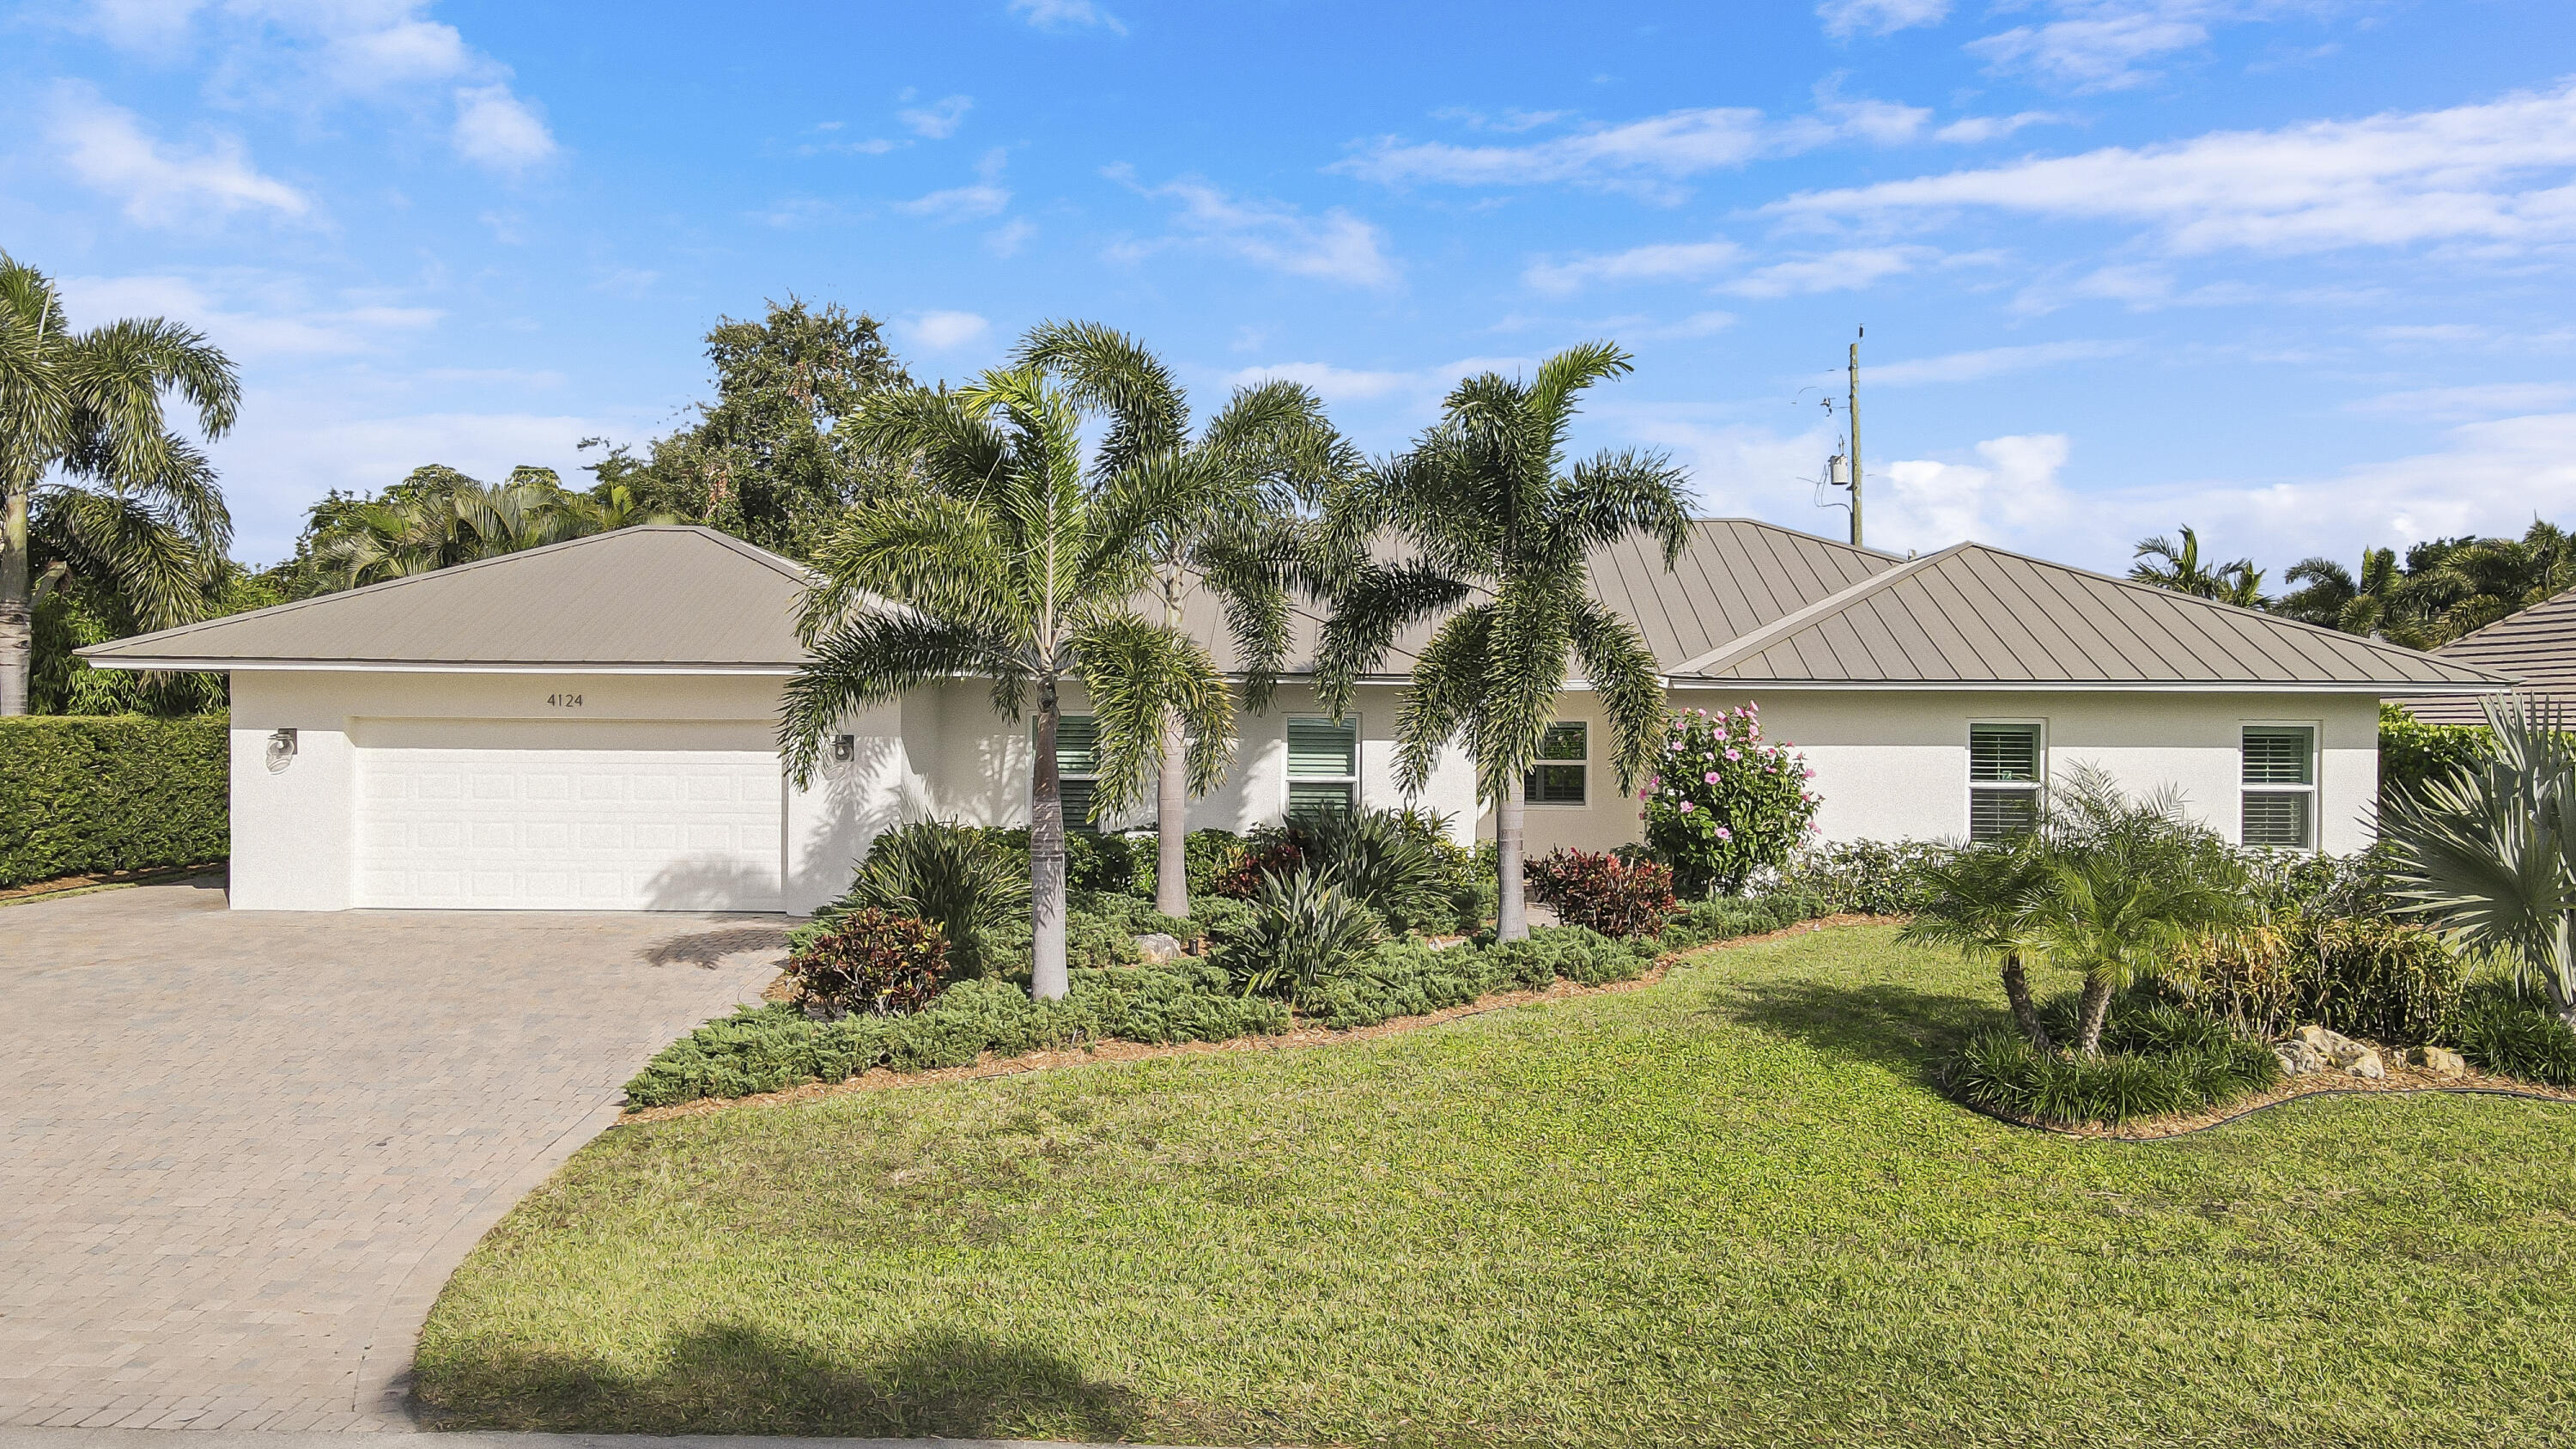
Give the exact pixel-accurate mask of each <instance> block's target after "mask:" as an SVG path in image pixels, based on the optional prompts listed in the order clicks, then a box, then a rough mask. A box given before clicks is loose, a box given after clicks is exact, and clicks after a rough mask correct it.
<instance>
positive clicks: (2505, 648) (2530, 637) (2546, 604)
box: [2406, 589, 2576, 724]
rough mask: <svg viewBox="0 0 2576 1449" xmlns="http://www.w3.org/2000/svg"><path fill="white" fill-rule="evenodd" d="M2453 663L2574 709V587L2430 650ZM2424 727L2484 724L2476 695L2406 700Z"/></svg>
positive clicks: (2575, 635)
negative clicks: (2503, 678) (2502, 676)
mask: <svg viewBox="0 0 2576 1449" xmlns="http://www.w3.org/2000/svg"><path fill="white" fill-rule="evenodd" d="M2433 652H2434V653H2435V654H2436V655H2439V656H2440V657H2442V658H2444V659H2448V660H2450V661H2452V662H2454V663H2457V664H2468V665H2474V666H2476V667H2477V668H2480V669H2489V670H2493V671H2495V672H2496V673H2498V674H2505V675H2510V676H2512V677H2513V678H2514V679H2515V680H2517V681H2519V682H2520V684H2521V687H2522V688H2523V690H2524V691H2525V692H2527V693H2529V694H2532V695H2535V696H2538V697H2540V698H2542V699H2544V700H2553V701H2555V702H2556V703H2557V704H2558V706H2559V707H2560V708H2561V709H2565V710H2571V711H2576V589H2569V590H2568V591H2567V592H2565V593H2563V594H2559V595H2557V596H2555V597H2553V598H2549V599H2545V600H2543V601H2541V602H2540V603H2537V604H2534V605H2532V606H2531V607H2530V608H2528V609H2525V610H2523V611H2522V612H2520V613H2518V614H2507V615H2506V616H2504V617H2503V618H2501V619H2498V620H2496V621H2495V622H2494V623H2492V624H2489V625H2487V626H2486V627H2485V628H2483V629H2473V630H2471V631H2469V632H2468V633H2466V634H2463V635H2461V636H2460V637H2459V638H2457V639H2454V640H2452V641H2451V642H2450V643H2448V644H2445V645H2443V646H2441V647H2440V648H2438V649H2435V650H2434V651H2433ZM2406 708H2407V710H2408V712H2410V713H2412V714H2413V715H2414V716H2415V717H2416V718H2417V719H2420V720H2422V721H2424V722H2425V723H2426V724H2484V723H2486V712H2485V711H2483V710H2481V709H2480V708H2479V707H2478V698H2477V696H2476V695H2472V694H2463V695H2444V696H2437V697H2435V698H2431V699H2410V700H2408V701H2406Z"/></svg>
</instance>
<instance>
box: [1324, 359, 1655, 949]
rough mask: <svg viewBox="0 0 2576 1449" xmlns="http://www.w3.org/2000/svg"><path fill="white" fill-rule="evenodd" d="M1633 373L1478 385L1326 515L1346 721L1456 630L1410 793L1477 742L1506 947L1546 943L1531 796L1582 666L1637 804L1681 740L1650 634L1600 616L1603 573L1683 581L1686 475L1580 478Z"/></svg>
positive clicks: (1443, 659)
mask: <svg viewBox="0 0 2576 1449" xmlns="http://www.w3.org/2000/svg"><path fill="white" fill-rule="evenodd" d="M1630 370H1631V364H1630V362H1629V358H1628V354H1627V353H1625V352H1622V351H1620V350H1619V348H1618V347H1616V346H1614V345H1612V344H1610V343H1607V342H1595V343H1588V344H1585V345H1584V346H1581V347H1575V348H1570V349H1568V350H1566V351H1564V352H1560V353H1558V354H1557V355H1555V356H1554V357H1551V358H1549V359H1547V361H1545V362H1544V363H1541V364H1540V365H1539V368H1538V371H1537V373H1536V374H1535V375H1534V376H1533V377H1531V378H1529V379H1528V380H1526V381H1524V380H1522V379H1519V378H1507V377H1503V376H1501V375H1500V374H1498V373H1490V372H1489V373H1484V374H1481V375H1479V376H1476V377H1471V378H1468V379H1466V380H1465V381H1463V382H1461V383H1459V384H1458V386H1457V387H1456V388H1455V389H1454V390H1452V391H1451V392H1450V394H1449V396H1448V398H1447V400H1446V401H1445V402H1444V403H1443V404H1442V409H1441V421H1440V423H1439V425H1438V426H1436V427H1434V428H1432V429H1431V430H1430V431H1428V432H1426V433H1424V434H1423V435H1422V436H1421V437H1420V438H1419V439H1417V440H1416V441H1415V443H1414V445H1413V447H1412V448H1411V449H1410V450H1409V451H1407V452H1406V453H1404V454H1403V455H1401V456H1399V457H1395V458H1391V459H1388V460H1386V461H1385V462H1383V463H1380V464H1377V465H1376V466H1373V467H1371V468H1369V469H1367V470H1365V471H1364V472H1362V473H1361V474H1360V475H1358V476H1357V477H1356V478H1354V479H1353V480H1352V481H1351V482H1349V483H1348V484H1346V485H1345V486H1344V487H1342V488H1341V489H1339V490H1337V491H1336V494H1335V496H1334V498H1333V499H1332V501H1331V503H1330V505H1329V506H1328V508H1327V511H1326V517H1325V524H1326V542H1327V547H1328V555H1327V558H1326V560H1325V567H1324V571H1323V579H1324V582H1325V583H1326V585H1327V588H1328V591H1329V592H1330V594H1331V596H1332V602H1333V617H1332V619H1331V620H1330V622H1329V623H1328V624H1327V625H1326V626H1325V629H1324V637H1323V643H1322V647H1321V648H1320V649H1319V651H1318V661H1317V674H1318V682H1319V685H1320V687H1321V690H1322V693H1323V699H1324V705H1325V707H1326V708H1327V709H1330V710H1331V711H1333V712H1334V713H1335V714H1336V715H1340V714H1343V713H1346V712H1347V711H1348V710H1349V708H1350V705H1351V692H1352V689H1353V687H1354V686H1355V685H1356V684H1357V683H1358V680H1359V678H1360V676H1362V675H1364V674H1368V673H1371V672H1374V671H1375V670H1376V669H1377V668H1378V667H1379V666H1380V665H1381V663H1382V662H1383V661H1384V660H1385V658H1386V655H1387V651H1388V650H1389V649H1391V648H1392V647H1393V646H1394V643H1395V638H1396V635H1397V633H1398V632H1399V631H1400V630H1403V629H1405V628H1407V627H1409V626H1412V625H1417V624H1424V623H1429V622H1431V621H1434V620H1438V621H1439V625H1438V628H1437V629H1436V630H1435V631H1434V632H1433V634H1432V636H1431V638H1430V639H1429V641H1428V642H1427V643H1425V644H1424V645H1423V646H1422V647H1421V649H1420V650H1419V651H1418V653H1417V654H1416V656H1415V660H1416V662H1415V664H1414V668H1413V673H1412V679H1411V683H1410V687H1409V688H1408V689H1407V690H1406V692H1405V696H1404V702H1403V704H1402V705H1401V707H1400V708H1399V709H1398V712H1397V716H1396V725H1395V728H1396V766H1397V779H1398V783H1399V784H1400V785H1401V786H1402V788H1403V789H1405V790H1406V791H1407V792H1412V791H1416V790H1419V789H1421V788H1422V786H1423V785H1424V784H1425V783H1426V782H1427V781H1428V780H1429V778H1430V774H1431V768H1432V765H1433V764H1434V762H1435V761H1436V759H1437V758H1438V754H1439V751H1440V749H1441V748H1442V747H1443V746H1444V745H1447V744H1448V743H1449V742H1451V741H1452V740H1459V741H1462V742H1463V744H1464V746H1465V749H1466V752H1467V754H1468V756H1469V758H1470V759H1472V760H1473V761H1474V762H1475V766H1476V788H1477V791H1478V793H1479V795H1480V797H1481V798H1483V799H1486V800H1490V801H1492V802H1494V819H1495V831H1494V835H1495V841H1496V845H1497V848H1498V851H1499V854H1500V859H1501V865H1500V871H1499V876H1500V878H1499V880H1498V882H1497V884H1498V886H1499V903H1498V910H1497V917H1496V924H1497V928H1498V931H1499V934H1500V935H1501V937H1502V939H1504V940H1507V941H1509V940H1518V939H1520V938H1522V937H1523V936H1526V935H1527V934H1528V932H1529V926H1528V920H1527V917H1526V914H1525V912H1524V909H1523V899H1522V889H1521V838H1522V837H1521V818H1522V799H1523V789H1524V785H1523V778H1522V777H1523V775H1524V773H1525V772H1526V771H1527V770H1528V769H1529V768H1530V766H1531V764H1532V763H1533V762H1534V761H1535V759H1536V757H1537V755H1538V748H1539V741H1540V738H1541V736H1543V735H1544V734H1545V733H1546V731H1547V727H1548V725H1549V723H1550V722H1551V721H1553V720H1554V719H1555V717H1556V705H1557V698H1558V693H1559V691H1560V690H1562V689H1563V688H1564V686H1565V683H1566V679H1567V664H1568V661H1569V660H1570V659H1571V660H1579V661H1580V663H1581V665H1582V671H1583V678H1584V680H1585V681H1586V682H1587V683H1588V684H1589V686H1590V688H1591V691H1592V693H1593V695H1594V697H1595V698H1597V699H1598V700H1599V701H1600V702H1601V707H1602V711H1603V713H1604V715H1605V716H1606V717H1607V719H1608V722H1609V725H1610V736H1611V750H1610V763H1611V765H1612V768H1613V770H1614V771H1615V772H1616V774H1617V777H1618V782H1619V790H1620V792H1621V793H1622V794H1625V793H1628V792H1629V791H1630V790H1632V789H1633V788H1634V787H1635V785H1636V781H1637V777H1638V776H1639V775H1641V774H1643V773H1644V771H1645V770H1646V768H1647V764H1648V761H1649V760H1650V759H1651V758H1652V756H1653V754H1654V750H1655V746H1656V745H1657V744H1658V743H1660V742H1661V740H1662V739H1663V736H1664V715H1665V704H1664V690H1663V682H1662V680H1661V679H1659V678H1658V677H1657V674H1656V664H1655V656H1654V654H1653V652H1652V651H1650V650H1649V649H1648V648H1647V647H1646V642H1645V640H1644V638H1643V637H1642V636H1640V635H1639V634H1638V632H1637V629H1636V626H1635V625H1634V624H1631V623H1630V622H1629V621H1628V620H1626V619H1624V618H1622V617H1620V616H1619V615H1618V614H1616V613H1614V612H1612V611H1611V610H1610V609H1608V608H1605V607H1604V606H1602V605H1601V604H1600V603H1599V602H1598V601H1597V600H1595V599H1594V598H1593V597H1592V596H1591V593H1590V591H1589V589H1588V587H1587V585H1588V583H1589V569H1588V567H1587V563H1586V558H1587V555H1589V554H1590V552H1591V551H1592V550H1594V549H1596V548H1600V547H1603V546H1605V545H1607V544H1610V543H1612V542H1615V541H1617V540H1618V539H1620V538H1623V537H1626V536H1627V535H1629V534H1632V533H1647V534H1651V535H1653V536H1654V537H1655V538H1657V539H1658V540H1660V541H1661V542H1662V544H1663V550H1664V566H1665V567H1666V568H1670V567H1671V566H1672V563H1673V561H1674V560H1675V559H1676V558H1678V557H1679V556H1680V554H1681V551H1682V547H1683V545H1684V544H1685V543H1686V542H1687V541H1688V529H1689V518H1688V515H1687V511H1686V509H1685V508H1684V506H1683V503H1682V498H1681V491H1680V485H1681V474H1680V472H1679V471H1678V470H1677V469H1675V468H1674V467H1673V466H1672V465H1671V464H1670V463H1669V462H1667V461H1666V460H1665V459H1664V458H1663V457H1662V456H1661V455H1658V454H1644V453H1635V452H1624V453H1610V452H1604V453H1601V454H1598V455H1596V456H1594V457H1592V458H1589V459H1587V460H1585V461H1583V462H1580V463H1576V464H1574V465H1572V466H1571V467H1570V468H1569V467H1567V466H1566V462H1565V443H1566V432H1567V429H1568V427H1569V426H1570V424H1571V423H1572V421H1573V418H1574V414H1575V404H1576V401H1577V399H1578V398H1580V397H1581V395H1582V393H1583V391H1584V390H1585V389H1586V388H1588V387H1590V386H1591V385H1592V384H1594V383H1596V382H1599V381H1601V380H1603V379H1605V378H1612V377H1619V376H1623V375H1625V374H1626V373H1628V372H1629V371H1630Z"/></svg>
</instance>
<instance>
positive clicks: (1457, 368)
mask: <svg viewBox="0 0 2576 1449" xmlns="http://www.w3.org/2000/svg"><path fill="white" fill-rule="evenodd" d="M1530 366H1531V362H1530V359H1528V358H1526V357H1462V358H1459V359H1458V360H1456V361H1455V362H1444V363H1438V364H1435V365H1433V366H1430V367H1417V368H1409V369H1402V370H1395V371H1376V370H1371V369H1367V368H1351V367H1340V366H1337V365H1335V364H1333V363H1329V362H1275V363H1270V364H1267V365H1265V366H1261V367H1246V368H1240V369H1238V370H1236V371H1234V372H1230V373H1228V374H1226V378H1225V380H1226V382H1227V384H1228V385H1229V386H1233V387H1251V386H1253V385H1255V384H1257V383H1264V382H1274V381H1276V382H1296V383H1303V384H1305V385H1306V386H1307V387H1310V388H1313V389H1314V390H1315V395H1316V396H1317V397H1320V398H1322V399H1323V400H1324V401H1325V402H1327V403H1368V402H1381V401H1390V402H1397V403H1403V404H1406V405H1408V407H1409V408H1410V409H1411V410H1413V411H1415V412H1427V411H1429V410H1431V409H1433V408H1435V407H1436V406H1437V405H1438V403H1439V400H1440V399H1441V398H1442V397H1444V396H1446V395H1447V394H1448V391H1449V389H1451V388H1452V387H1455V386H1457V385H1458V382H1459V380H1460V379H1462V378H1467V377H1473V376H1475V375H1477V374H1479V373H1486V372H1499V373H1502V374H1504V375H1506V376H1510V375H1513V374H1518V373H1526V372H1527V371H1528V370H1529V368H1530Z"/></svg>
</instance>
